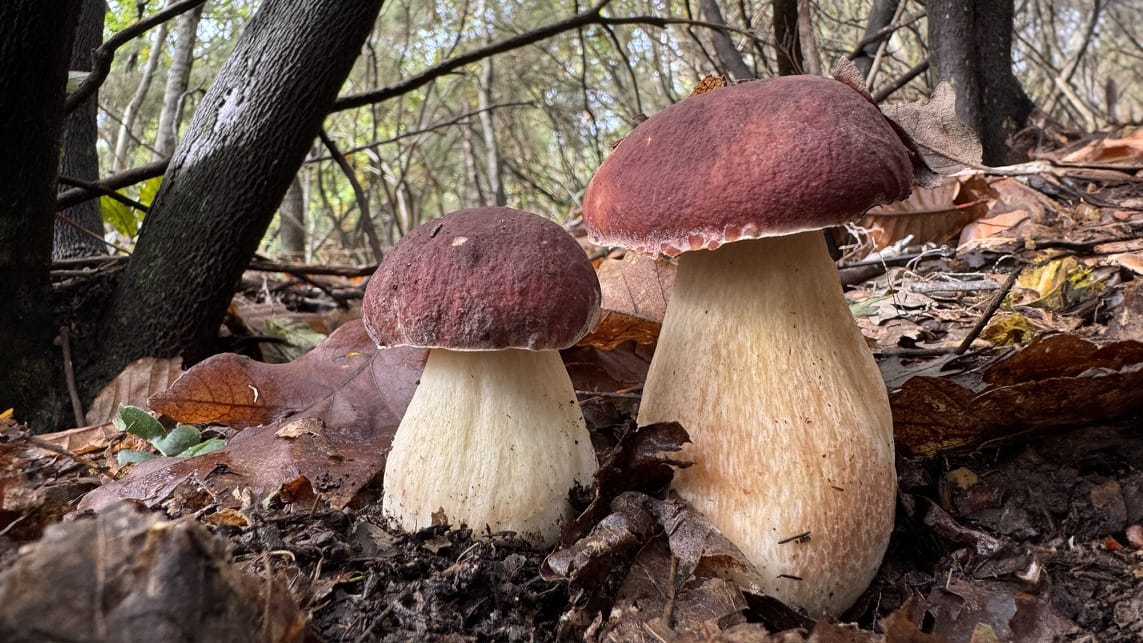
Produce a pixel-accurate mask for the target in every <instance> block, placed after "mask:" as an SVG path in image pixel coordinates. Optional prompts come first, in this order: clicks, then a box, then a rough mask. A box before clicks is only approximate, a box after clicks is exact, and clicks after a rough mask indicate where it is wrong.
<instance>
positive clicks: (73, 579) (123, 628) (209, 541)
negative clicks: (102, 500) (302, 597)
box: [0, 504, 307, 643]
mask: <svg viewBox="0 0 1143 643" xmlns="http://www.w3.org/2000/svg"><path fill="white" fill-rule="evenodd" d="M306 622H307V618H306V616H305V615H304V614H303V613H302V612H301V611H300V610H299V609H298V606H297V604H296V603H295V602H294V600H293V599H292V598H291V597H290V594H289V591H288V590H287V589H286V588H285V586H284V585H283V584H282V583H280V582H278V581H276V580H270V579H267V578H258V579H255V578H252V577H249V576H246V575H244V574H242V573H241V572H240V571H238V570H237V569H236V568H235V567H234V565H233V564H232V563H231V562H230V556H229V554H228V553H227V551H226V546H225V543H224V542H223V541H222V540H221V539H218V538H216V537H214V536H212V535H211V534H210V533H209V532H208V531H207V530H206V529H205V528H203V527H202V526H201V525H199V524H198V523H195V522H193V521H186V522H168V521H165V520H162V519H161V516H160V515H159V514H141V513H139V512H138V509H137V508H136V507H133V506H131V505H126V504H124V505H120V506H118V507H116V508H115V509H114V510H112V511H109V512H107V513H106V514H102V515H98V516H96V517H94V518H93V519H85V520H78V521H74V522H63V523H59V524H56V525H52V526H51V527H49V528H48V529H47V530H46V531H45V533H44V537H43V539H41V540H40V541H39V542H37V543H35V544H34V545H31V546H29V547H28V548H27V549H25V550H23V551H22V553H21V555H20V557H19V558H18V559H17V560H16V561H14V563H13V564H12V565H11V566H10V567H8V569H6V570H5V571H4V572H3V573H2V574H0V639H2V640H5V641H12V642H16V641H49V640H50V641H90V640H131V639H141V638H145V639H147V640H154V641H190V640H195V641H238V640H243V641H260V642H261V641H265V642H267V643H269V642H287V641H298V642H300V641H303V640H305V635H306Z"/></svg>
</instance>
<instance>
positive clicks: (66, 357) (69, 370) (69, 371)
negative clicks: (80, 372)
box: [60, 326, 85, 426]
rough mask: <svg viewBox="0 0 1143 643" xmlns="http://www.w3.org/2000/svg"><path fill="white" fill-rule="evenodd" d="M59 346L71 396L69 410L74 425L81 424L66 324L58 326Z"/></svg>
mask: <svg viewBox="0 0 1143 643" xmlns="http://www.w3.org/2000/svg"><path fill="white" fill-rule="evenodd" d="M60 348H62V349H63V367H64V380H65V381H66V382H67V394H68V397H70V398H71V412H72V413H74V414H75V425H76V426H83V425H84V424H85V422H84V418H83V402H81V401H80V399H79V388H78V387H77V386H76V385H75V365H74V364H73V362H72V359H71V335H70V334H69V333H68V330H67V326H60Z"/></svg>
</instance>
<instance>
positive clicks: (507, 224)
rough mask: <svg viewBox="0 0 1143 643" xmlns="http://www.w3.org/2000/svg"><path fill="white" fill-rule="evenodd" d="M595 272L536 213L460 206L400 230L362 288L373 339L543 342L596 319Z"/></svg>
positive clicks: (438, 344)
mask: <svg viewBox="0 0 1143 643" xmlns="http://www.w3.org/2000/svg"><path fill="white" fill-rule="evenodd" d="M599 298H600V295H599V280H598V279H597V278H596V276H595V270H594V269H593V268H592V265H591V262H590V261H588V259H587V255H586V254H585V253H584V251H583V248H581V247H580V245H579V243H577V242H576V240H575V239H573V238H572V236H571V235H569V234H568V233H567V232H566V231H565V230H564V229H563V228H562V227H560V226H559V225H558V224H556V223H553V222H552V221H549V220H547V219H545V218H543V217H540V216H538V215H535V214H529V213H527V212H521V211H519V210H513V209H511V208H470V209H467V210H459V211H457V212H453V213H452V214H449V215H447V216H445V217H442V218H440V219H437V220H436V221H430V222H428V223H426V224H424V225H422V226H420V227H418V228H416V229H414V230H412V231H411V232H409V233H408V234H406V235H405V236H404V237H403V238H402V239H401V240H400V242H398V243H397V245H396V246H394V248H393V249H392V250H391V251H390V252H389V254H388V255H386V256H385V258H384V260H383V261H382V262H381V265H380V266H378V268H377V271H376V272H375V273H374V274H373V277H372V278H371V279H370V280H369V285H368V286H367V287H366V289H365V300H364V304H363V317H364V323H365V329H366V331H368V333H369V336H370V337H371V338H373V340H374V341H375V342H377V344H378V345H381V346H420V347H424V348H448V349H452V350H500V349H505V348H526V349H531V350H547V349H556V348H565V347H567V346H571V345H573V344H575V343H576V342H577V341H578V340H579V339H580V338H581V337H583V335H584V334H585V333H587V332H588V331H589V330H591V329H592V328H594V327H595V324H596V322H597V321H598V320H599Z"/></svg>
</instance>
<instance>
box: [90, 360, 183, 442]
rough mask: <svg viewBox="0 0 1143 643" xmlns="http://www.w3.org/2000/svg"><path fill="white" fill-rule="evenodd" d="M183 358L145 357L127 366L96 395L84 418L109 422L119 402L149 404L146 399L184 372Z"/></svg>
mask: <svg viewBox="0 0 1143 643" xmlns="http://www.w3.org/2000/svg"><path fill="white" fill-rule="evenodd" d="M182 367H183V360H182V358H181V357H168V358H165V359H160V358H157V357H142V358H139V359H137V360H135V361H134V362H131V363H130V364H128V365H127V368H125V369H123V371H122V372H121V373H119V375H116V376H115V379H113V380H111V382H109V383H108V384H107V386H105V387H103V390H101V391H100V392H99V394H98V395H96V396H95V401H94V402H92V403H91V408H89V409H88V410H87V414H86V415H85V416H84V418H83V420H84V422H86V423H87V424H89V425H92V424H104V423H106V422H110V421H111V419H112V418H114V417H115V416H116V414H118V412H119V405H120V404H123V405H130V406H140V407H142V406H146V405H147V398H148V397H149V396H151V395H152V394H154V393H157V392H159V391H163V390H166V389H167V387H169V386H170V385H171V382H173V381H175V379H176V378H177V377H179V375H181V374H182V372H183V368H182Z"/></svg>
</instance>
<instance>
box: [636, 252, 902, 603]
mask: <svg viewBox="0 0 1143 643" xmlns="http://www.w3.org/2000/svg"><path fill="white" fill-rule="evenodd" d="M662 421H678V422H680V423H682V425H683V427H684V428H686V430H687V431H688V432H689V433H690V436H691V439H692V440H693V445H691V447H690V448H689V455H690V457H691V458H692V459H693V460H695V464H694V466H692V467H690V468H687V469H681V470H679V471H678V472H677V473H676V478H675V483H674V488H675V489H676V490H677V491H678V493H679V494H680V495H681V496H682V497H683V498H685V499H686V500H688V501H690V503H691V504H692V505H693V506H694V507H696V508H697V509H699V510H700V511H701V512H703V513H704V514H706V516H707V517H708V518H709V519H710V520H711V521H712V522H713V524H714V525H715V526H716V527H718V528H719V529H720V530H721V531H722V532H723V534H724V535H726V536H727V537H729V538H730V540H731V541H733V542H734V543H735V544H737V545H738V546H739V547H740V548H741V549H742V550H743V552H744V553H745V554H746V555H747V557H748V558H749V559H750V560H751V561H752V562H753V563H754V564H755V565H756V566H757V568H758V570H759V572H760V573H761V576H762V578H763V579H764V586H763V587H761V588H759V589H761V590H762V591H764V592H765V593H767V594H770V595H773V596H775V597H777V598H779V599H781V600H783V601H784V602H786V603H788V604H791V605H796V606H799V607H803V608H805V609H806V610H807V611H808V612H809V613H810V614H811V615H814V616H817V615H821V614H823V613H824V614H828V615H832V616H836V615H838V614H839V613H840V612H842V611H843V610H845V609H846V608H848V607H849V606H850V605H852V604H853V603H854V601H856V600H857V598H858V597H859V596H860V595H861V593H862V592H863V591H864V590H865V589H866V587H867V586H868V585H869V583H870V582H871V580H872V579H873V577H874V575H875V574H876V572H877V568H878V566H879V565H880V562H881V558H882V556H883V555H884V553H885V549H886V547H887V545H888V542H889V535H890V532H891V531H892V529H893V514H894V507H895V490H896V474H895V470H894V464H893V423H892V416H891V413H890V409H889V401H888V397H887V394H886V390H885V386H884V383H883V381H882V378H881V376H880V373H879V372H878V369H877V365H876V364H875V362H874V361H873V358H872V355H871V354H870V351H869V348H868V346H867V345H866V343H865V340H864V338H863V337H862V335H861V332H860V331H859V330H858V328H857V326H856V325H855V323H854V321H853V318H852V316H851V314H850V311H849V308H848V306H847V305H846V301H845V298H844V296H843V294H842V292H841V287H840V285H839V283H838V275H837V271H836V269H835V267H834V264H833V262H832V261H831V260H830V258H829V255H828V253H827V252H826V249H825V243H824V240H823V238H822V233H821V232H820V231H812V232H802V233H798V234H794V235H789V236H784V237H772V238H766V239H755V240H749V241H739V242H737V243H732V244H728V245H725V246H723V247H722V248H719V249H718V250H714V251H697V252H689V253H685V254H683V255H682V256H681V257H680V259H679V266H678V274H677V276H676V281H675V285H674V290H673V292H672V295H671V301H670V303H669V305H668V308H667V313H666V318H665V320H664V322H663V327H662V330H661V332H660V336H659V343H658V346H657V347H656V350H655V356H654V359H653V360H652V363H651V369H650V372H649V374H648V377H647V383H646V387H645V389H644V391H643V401H642V406H641V409H640V412H639V423H640V424H648V423H652V422H662Z"/></svg>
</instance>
